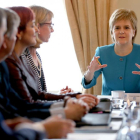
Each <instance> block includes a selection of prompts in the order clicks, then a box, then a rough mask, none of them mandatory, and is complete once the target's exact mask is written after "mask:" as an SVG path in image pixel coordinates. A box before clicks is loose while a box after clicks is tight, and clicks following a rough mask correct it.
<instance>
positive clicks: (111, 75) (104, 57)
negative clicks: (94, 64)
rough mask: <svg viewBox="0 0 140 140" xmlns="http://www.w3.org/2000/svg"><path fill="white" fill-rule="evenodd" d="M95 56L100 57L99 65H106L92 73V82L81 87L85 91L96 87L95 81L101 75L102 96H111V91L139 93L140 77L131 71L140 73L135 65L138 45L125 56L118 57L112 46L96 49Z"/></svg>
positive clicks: (138, 57)
mask: <svg viewBox="0 0 140 140" xmlns="http://www.w3.org/2000/svg"><path fill="white" fill-rule="evenodd" d="M95 56H100V58H99V61H100V63H101V64H107V67H106V68H103V69H100V70H98V71H96V72H95V73H94V77H93V79H92V81H91V82H90V83H88V84H86V83H85V78H84V76H83V78H82V85H83V87H84V88H85V89H88V88H91V87H92V86H94V85H96V80H97V78H98V76H99V75H100V74H102V95H111V91H112V90H125V92H126V93H140V75H134V74H132V71H140V69H138V68H137V67H136V66H135V63H138V64H140V45H138V44H133V50H132V52H131V53H130V54H128V55H126V56H118V55H117V54H116V53H115V51H114V44H110V45H106V46H102V47H97V49H96V53H95Z"/></svg>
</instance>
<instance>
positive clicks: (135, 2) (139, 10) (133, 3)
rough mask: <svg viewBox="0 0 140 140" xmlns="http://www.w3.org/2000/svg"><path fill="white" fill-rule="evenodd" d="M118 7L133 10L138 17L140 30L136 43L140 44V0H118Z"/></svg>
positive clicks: (139, 28) (139, 30) (139, 29)
mask: <svg viewBox="0 0 140 140" xmlns="http://www.w3.org/2000/svg"><path fill="white" fill-rule="evenodd" d="M118 8H127V9H131V10H133V11H134V12H135V13H136V15H137V18H138V31H137V36H136V39H135V43H137V44H140V0H118Z"/></svg>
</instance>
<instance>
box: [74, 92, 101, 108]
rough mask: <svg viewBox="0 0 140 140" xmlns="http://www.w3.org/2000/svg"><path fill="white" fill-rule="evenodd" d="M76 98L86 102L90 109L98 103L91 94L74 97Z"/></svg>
mask: <svg viewBox="0 0 140 140" xmlns="http://www.w3.org/2000/svg"><path fill="white" fill-rule="evenodd" d="M76 98H77V99H79V100H83V101H84V102H86V103H87V104H88V106H89V108H90V109H91V108H93V107H94V106H96V105H97V104H98V103H99V99H98V98H97V97H95V96H94V95H91V94H79V95H77V96H76Z"/></svg>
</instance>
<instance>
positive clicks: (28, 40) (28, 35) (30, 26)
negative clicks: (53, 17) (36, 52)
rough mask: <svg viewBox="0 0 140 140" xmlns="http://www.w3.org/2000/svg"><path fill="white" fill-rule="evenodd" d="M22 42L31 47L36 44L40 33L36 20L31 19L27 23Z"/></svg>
mask: <svg viewBox="0 0 140 140" xmlns="http://www.w3.org/2000/svg"><path fill="white" fill-rule="evenodd" d="M21 32H22V34H21V42H22V43H23V44H24V45H25V46H27V47H29V46H34V45H35V44H36V34H37V33H38V28H37V27H36V26H35V21H34V20H32V21H29V22H28V23H27V25H26V29H25V30H24V31H21Z"/></svg>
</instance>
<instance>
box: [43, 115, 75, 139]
mask: <svg viewBox="0 0 140 140" xmlns="http://www.w3.org/2000/svg"><path fill="white" fill-rule="evenodd" d="M41 123H42V124H43V126H44V128H45V130H46V132H47V135H48V138H49V139H51V138H66V136H67V134H68V133H72V132H73V131H74V127H75V122H73V121H72V120H69V119H62V118H61V116H53V117H50V118H47V119H46V120H44V121H42V122H41Z"/></svg>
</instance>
